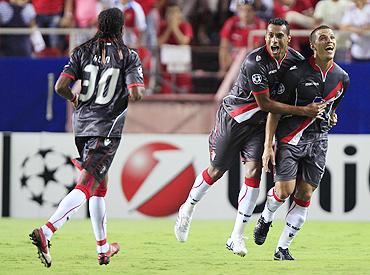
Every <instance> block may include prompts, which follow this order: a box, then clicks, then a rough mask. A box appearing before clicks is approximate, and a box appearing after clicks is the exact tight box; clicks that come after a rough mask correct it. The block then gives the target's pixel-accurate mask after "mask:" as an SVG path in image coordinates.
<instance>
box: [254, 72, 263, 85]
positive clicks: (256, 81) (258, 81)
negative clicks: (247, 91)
mask: <svg viewBox="0 0 370 275" xmlns="http://www.w3.org/2000/svg"><path fill="white" fill-rule="evenodd" d="M252 82H253V83H254V84H256V85H258V84H261V82H262V76H261V75H260V74H254V75H252Z"/></svg>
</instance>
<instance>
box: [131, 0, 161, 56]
mask: <svg viewBox="0 0 370 275" xmlns="http://www.w3.org/2000/svg"><path fill="white" fill-rule="evenodd" d="M137 2H138V3H139V4H140V5H141V7H142V8H143V10H144V14H145V20H146V32H145V33H144V39H143V41H144V44H145V46H146V47H147V48H148V49H149V51H150V52H153V51H154V50H155V49H156V48H157V46H158V42H157V34H158V28H159V23H160V16H159V11H158V9H157V6H156V2H157V1H156V0H137Z"/></svg>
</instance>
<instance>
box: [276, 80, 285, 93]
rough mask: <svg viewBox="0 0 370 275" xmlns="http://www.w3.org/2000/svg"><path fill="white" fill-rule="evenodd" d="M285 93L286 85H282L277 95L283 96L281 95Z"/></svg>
mask: <svg viewBox="0 0 370 275" xmlns="http://www.w3.org/2000/svg"><path fill="white" fill-rule="evenodd" d="M284 92H285V86H284V84H283V83H280V84H279V87H278V89H277V94H278V95H281V94H283V93H284Z"/></svg>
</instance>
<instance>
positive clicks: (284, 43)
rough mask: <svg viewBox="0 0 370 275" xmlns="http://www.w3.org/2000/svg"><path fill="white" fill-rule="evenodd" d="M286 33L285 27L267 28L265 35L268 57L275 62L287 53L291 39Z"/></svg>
mask: <svg viewBox="0 0 370 275" xmlns="http://www.w3.org/2000/svg"><path fill="white" fill-rule="evenodd" d="M287 31H288V30H287V28H286V26H285V25H282V26H279V25H273V24H270V25H268V26H267V31H266V35H265V41H266V47H267V50H268V52H269V53H270V55H271V56H273V57H274V58H275V59H277V60H281V59H282V58H283V57H284V55H285V53H286V51H287V48H288V43H289V41H290V38H291V37H290V35H288V33H287Z"/></svg>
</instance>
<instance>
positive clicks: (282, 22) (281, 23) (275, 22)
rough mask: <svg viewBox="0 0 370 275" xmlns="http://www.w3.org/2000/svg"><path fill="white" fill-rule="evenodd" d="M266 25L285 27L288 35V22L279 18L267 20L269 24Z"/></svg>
mask: <svg viewBox="0 0 370 275" xmlns="http://www.w3.org/2000/svg"><path fill="white" fill-rule="evenodd" d="M267 25H277V26H285V27H286V31H287V34H288V35H289V34H290V27H289V23H288V21H286V20H285V19H283V18H279V17H275V18H271V19H270V20H269V23H268V24H267Z"/></svg>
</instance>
